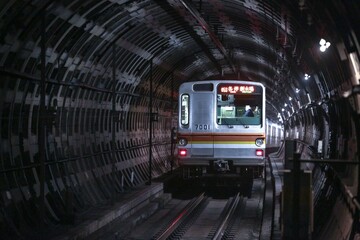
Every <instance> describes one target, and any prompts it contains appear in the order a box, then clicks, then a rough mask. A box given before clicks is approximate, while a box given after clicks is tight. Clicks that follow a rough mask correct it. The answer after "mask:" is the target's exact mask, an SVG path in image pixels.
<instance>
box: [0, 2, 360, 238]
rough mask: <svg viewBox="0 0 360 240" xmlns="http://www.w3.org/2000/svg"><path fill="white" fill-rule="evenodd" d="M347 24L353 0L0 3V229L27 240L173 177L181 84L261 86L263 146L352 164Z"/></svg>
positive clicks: (358, 5)
mask: <svg viewBox="0 0 360 240" xmlns="http://www.w3.org/2000/svg"><path fill="white" fill-rule="evenodd" d="M359 23H360V2H359V1H358V0H354V1H352V0H298V1H296V0H272V1H270V0H222V1H220V0H59V1H53V0H51V1H50V0H34V1H22V0H10V1H0V141H1V144H0V188H1V191H0V193H1V196H0V206H1V213H0V223H3V222H5V221H7V222H8V223H9V224H8V225H9V226H10V227H11V228H13V230H12V231H13V233H14V234H15V235H17V232H18V230H20V231H22V229H24V232H27V231H29V232H30V235H31V234H32V233H34V232H36V231H33V230H34V228H37V229H43V228H42V227H41V226H40V225H42V223H44V222H42V221H44V220H46V221H47V223H48V225H49V226H57V225H58V223H60V222H62V221H63V220H64V219H65V220H66V219H67V216H66V214H65V215H64V214H63V213H67V211H68V210H69V209H75V210H76V211H78V213H81V212H83V211H87V210H88V209H89V208H90V207H91V206H99V205H101V204H105V203H109V202H110V201H112V200H114V197H115V195H116V194H117V193H120V194H121V193H122V192H124V191H126V190H127V189H131V188H133V187H134V186H139V185H141V184H144V183H145V182H147V183H148V182H151V179H152V178H153V177H156V176H160V175H162V174H163V173H165V172H169V171H170V165H171V170H172V167H173V166H172V164H173V163H174V162H175V161H174V152H173V147H174V144H173V143H174V142H173V141H171V140H170V139H172V140H173V135H172V133H173V132H172V130H174V129H175V126H176V125H177V115H176V110H177V107H178V106H177V100H176V99H177V96H176V92H177V90H178V87H179V85H180V84H181V83H183V82H187V81H193V80H206V79H241V80H250V81H260V82H262V83H264V85H265V86H266V94H267V111H266V116H267V117H268V118H269V119H270V120H271V121H268V122H267V127H266V131H267V137H269V139H272V140H274V139H275V140H276V141H275V142H276V144H280V141H277V140H279V139H278V138H282V137H287V138H293V139H298V140H299V141H302V142H303V147H304V146H307V147H306V148H305V147H304V148H303V150H302V153H303V155H304V156H305V157H308V156H310V157H312V156H317V155H316V154H317V152H316V149H318V150H319V146H320V145H321V146H320V150H321V151H323V156H324V159H327V158H329V159H344V158H345V159H346V160H348V159H350V160H352V159H355V158H357V159H358V149H359V148H360V146H359V132H360V131H359V129H360V125H359V106H360V98H359V96H358V94H359V92H360V87H359V80H360V63H359V59H360V44H359V38H360V28H359ZM321 39H325V40H324V41H328V42H330V43H331V45H330V47H329V48H328V49H327V50H326V51H325V52H321V51H320V49H319V47H320V40H321ZM305 74H307V75H308V76H309V78H308V79H307V80H305V79H304V76H305ZM349 90H351V91H349ZM152 96H153V97H152ZM350 96H351V97H350ZM153 111H154V112H153ZM152 113H157V114H158V115H156V114H154V115H151V114H152ZM279 113H280V114H279ZM279 115H280V119H279V118H278V116H279ZM149 116H151V117H149ZM154 116H158V119H156V120H158V121H157V122H156V121H154V119H153V117H154ZM281 120H282V121H283V122H284V125H283V126H281V124H280V125H279V124H276V123H277V121H280V122H281ZM273 123H275V124H273ZM282 127H283V129H282ZM153 133H154V134H153ZM272 137H275V138H272ZM269 142H270V141H269ZM320 143H321V144H320ZM356 144H357V145H356ZM269 145H270V144H269ZM152 160H154V161H153V162H152ZM350 168H351V169H350ZM339 169H340V171H341V170H342V169H341V168H339ZM349 169H350V170H349ZM355 169H356V167H353V166H352V165H351V166H349V167H348V168H347V167H346V169H345V168H344V169H343V170H344V171H343V172H344V173H345V174H349V175H350V178H353V179H358V176H359V175H357V174H359V173H357V174H356V173H354V171H357V169H356V170H355ZM348 170H349V171H348ZM318 182H325V180H324V181H318ZM354 182H355V183H354V185H358V186H357V188H358V189H357V190H356V189H355V191H353V193H354V194H353V196H356V195H358V193H359V192H360V188H359V186H360V185H359V184H358V182H356V181H354ZM326 185H327V184H326ZM318 191H321V192H323V193H324V194H327V192H328V191H327V190H326V189H325V190H324V191H323V188H318ZM72 194H73V195H74V201H73V202H71V203H70V204H68V198H72V197H71V196H72ZM353 199H354V198H353V197H351V200H353ZM45 203H46V204H45ZM319 204H320V206H324V207H325V208H326V209H325V210H324V211H321V209H323V208H320V210H318V211H320V212H321V213H323V212H324V213H329V214H330V212H331V211H329V209H328V205H327V204H322V202H320V203H319ZM334 206H335V205H334ZM337 206H338V205H336V207H337ZM38 209H39V211H40V213H38V212H37V210H38ZM315 209H319V208H316V206H315ZM315 215H316V214H315ZM350 218H351V217H349V218H348V219H350ZM324 219H330V218H328V217H325V218H324ZM25 222H26V224H24V223H25ZM38 222H39V224H38V225H39V226H38V225H37V223H38ZM41 222H42V223H41ZM332 222H334V223H335V222H336V223H344V224H348V221H347V220H343V217H340V218H339V219H338V220H337V221H332ZM354 222H355V221H354ZM356 222H357V221H356ZM23 224H24V226H25V225H26V228H25V227H24V226H23ZM0 225H1V224H0ZM35 225H36V226H35ZM314 225H315V226H316V225H317V224H316V223H315V224H314ZM23 227H24V228H23ZM320 228H321V226H320ZM330 228H331V227H329V229H330ZM9 229H10V228H9ZM333 229H335V230H336V231H338V229H340V230H341V228H338V227H337V228H333ZM354 229H355V228H354ZM356 229H358V228H357V226H356ZM3 230H5V231H8V228H6V229H4V228H1V227H0V232H2V231H3ZM340 230H339V231H340ZM9 231H10V230H9ZM13 233H11V235H12V234H13ZM344 233H346V231H344ZM24 234H25V235H26V234H27V233H24ZM34 234H36V233H34ZM2 236H3V235H2ZM333 236H335V235H333ZM10 239H14V238H10ZM33 239H38V238H36V237H34V238H33ZM326 239H327V238H326Z"/></svg>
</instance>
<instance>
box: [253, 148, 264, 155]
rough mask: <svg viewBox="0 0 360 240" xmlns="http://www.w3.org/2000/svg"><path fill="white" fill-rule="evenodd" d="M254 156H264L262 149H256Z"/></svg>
mask: <svg viewBox="0 0 360 240" xmlns="http://www.w3.org/2000/svg"><path fill="white" fill-rule="evenodd" d="M255 155H256V156H258V157H261V156H264V151H263V150H262V149H256V152H255Z"/></svg>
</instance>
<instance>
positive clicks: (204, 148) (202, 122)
mask: <svg viewBox="0 0 360 240" xmlns="http://www.w3.org/2000/svg"><path fill="white" fill-rule="evenodd" d="M191 105H192V108H191V109H192V112H191V113H192V120H191V132H192V141H191V142H192V149H191V153H192V156H197V157H212V156H214V138H213V134H212V132H213V131H214V124H213V121H214V95H213V93H209V92H207V93H205V92H197V93H196V94H193V96H192V101H191Z"/></svg>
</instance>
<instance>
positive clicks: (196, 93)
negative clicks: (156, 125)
mask: <svg viewBox="0 0 360 240" xmlns="http://www.w3.org/2000/svg"><path fill="white" fill-rule="evenodd" d="M265 100H266V99H265V87H264V85H263V84H261V83H259V82H250V81H237V80H209V81H195V82H186V83H183V84H182V85H180V87H179V112H178V114H179V115H178V118H179V120H178V131H177V155H178V164H179V166H180V168H181V170H182V176H183V178H185V179H188V178H199V177H214V176H215V177H219V176H220V177H240V176H250V177H259V176H261V175H262V172H263V166H264V159H265V138H266V120H265ZM274 129H275V128H274Z"/></svg>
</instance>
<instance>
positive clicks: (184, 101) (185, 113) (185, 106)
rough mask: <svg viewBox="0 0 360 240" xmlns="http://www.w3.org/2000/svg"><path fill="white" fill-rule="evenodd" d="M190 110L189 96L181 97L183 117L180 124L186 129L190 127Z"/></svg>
mask: <svg viewBox="0 0 360 240" xmlns="http://www.w3.org/2000/svg"><path fill="white" fill-rule="evenodd" d="M189 108H190V96H189V94H183V95H181V116H180V118H181V119H180V123H181V125H182V126H184V127H188V126H189Z"/></svg>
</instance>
